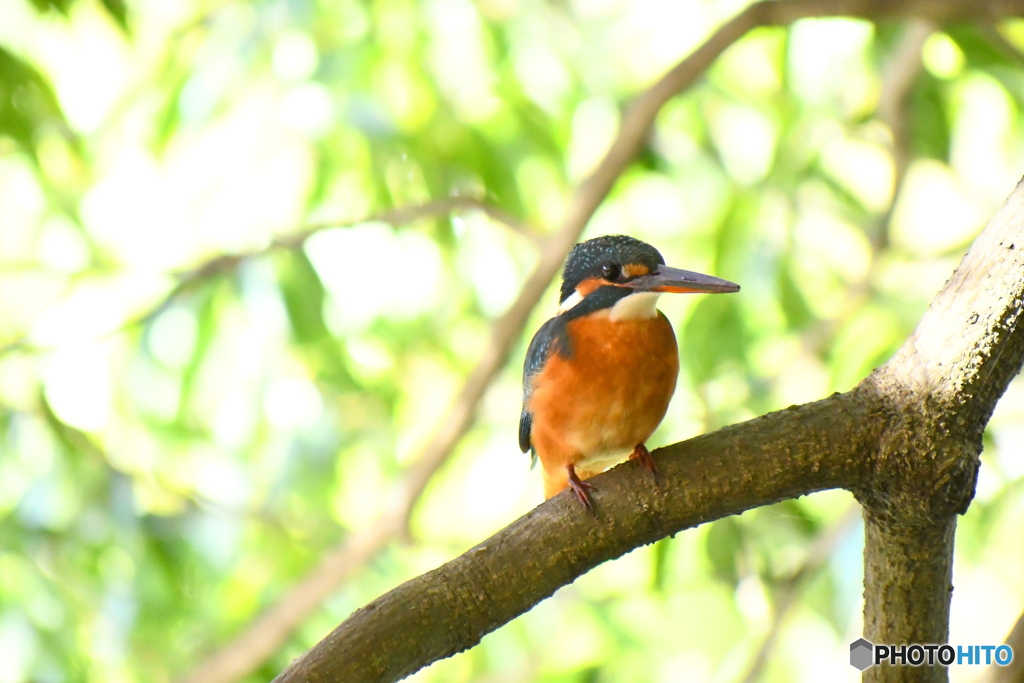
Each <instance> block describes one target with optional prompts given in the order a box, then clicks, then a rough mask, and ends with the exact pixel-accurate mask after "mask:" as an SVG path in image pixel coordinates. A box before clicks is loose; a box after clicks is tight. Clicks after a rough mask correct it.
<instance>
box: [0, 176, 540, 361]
mask: <svg viewBox="0 0 1024 683" xmlns="http://www.w3.org/2000/svg"><path fill="white" fill-rule="evenodd" d="M461 210H469V211H473V210H475V211H480V212H481V213H484V214H485V215H487V216H488V217H489V218H491V219H492V220H494V221H495V222H497V223H500V224H502V225H505V226H507V227H508V228H510V229H512V230H513V231H515V232H517V233H519V234H520V235H522V236H523V237H525V238H526V239H528V240H529V241H530V242H531V243H532V244H534V245H540V244H541V240H542V236H541V234H540V232H538V231H537V230H535V229H534V228H532V227H530V226H528V225H526V224H525V223H523V222H522V221H520V220H519V219H517V218H515V217H514V216H511V215H509V214H508V213H506V212H505V211H502V210H501V209H499V208H498V207H496V206H494V205H492V204H490V203H488V202H486V201H484V200H482V199H478V198H476V197H468V196H467V197H462V196H457V197H448V198H445V199H437V200H433V201H429V202H426V203H424V204H418V205H416V206H404V207H398V208H394V209H387V210H385V211H381V212H379V213H375V214H371V215H369V216H366V217H365V218H361V219H359V220H355V221H350V220H345V221H325V222H320V223H313V224H309V225H306V226H304V227H303V228H302V229H300V230H298V231H297V232H294V233H291V234H288V235H282V236H281V237H278V238H276V239H274V240H273V241H271V242H270V244H268V245H267V246H265V247H262V248H260V249H252V250H249V251H242V252H238V253H234V254H220V255H218V256H214V257H213V258H210V259H208V260H206V261H204V262H203V263H200V264H199V265H197V266H195V267H193V268H190V269H188V270H186V271H182V272H180V273H177V274H176V276H175V277H176V278H177V283H176V284H175V285H174V287H173V288H172V289H171V291H169V292H167V294H165V295H164V296H163V297H162V298H161V299H160V301H159V302H157V303H156V305H154V306H152V307H151V308H150V309H149V310H147V311H145V312H144V313H142V314H140V315H138V316H135V317H134V318H131V319H129V320H127V321H125V322H123V323H120V324H119V325H117V326H116V327H114V328H111V329H110V330H107V331H106V332H104V333H102V334H100V335H99V336H98V338H101V339H102V338H104V337H108V336H111V335H115V334H118V333H120V332H123V331H125V330H128V329H132V328H134V327H138V326H140V325H145V324H147V323H149V322H150V321H152V320H153V319H155V318H157V317H158V316H159V315H160V314H161V313H163V312H164V311H165V310H167V308H168V307H170V306H171V305H172V304H173V303H174V302H175V301H177V300H178V299H179V298H180V297H181V296H182V295H183V294H184V293H185V292H187V291H190V290H192V289H194V288H195V287H196V286H198V285H199V284H201V283H203V282H207V281H209V280H211V279H213V278H215V277H220V276H223V275H228V274H230V273H233V272H235V271H236V270H237V269H238V267H239V265H241V264H242V263H243V262H245V261H248V260H252V259H255V258H259V257H261V256H266V255H267V254H270V253H273V252H275V251H282V250H293V249H299V248H301V247H302V246H303V245H304V244H305V243H306V241H307V240H308V239H309V238H310V237H312V236H313V235H315V234H316V233H318V232H323V231H324V230H329V229H332V228H346V227H352V226H355V225H359V224H362V223H374V222H375V223H388V224H389V225H394V226H399V225H405V224H407V223H412V222H414V221H417V220H422V219H426V218H436V217H438V216H446V215H449V214H452V213H455V212H457V211H461ZM46 350H49V349H48V348H47V347H40V346H37V345H34V344H32V343H31V342H30V341H29V336H28V335H23V336H22V337H21V338H19V339H17V340H15V341H13V342H10V343H8V344H6V345H4V346H0V356H3V355H5V354H7V353H11V352H14V351H23V352H29V353H38V352H41V351H46Z"/></svg>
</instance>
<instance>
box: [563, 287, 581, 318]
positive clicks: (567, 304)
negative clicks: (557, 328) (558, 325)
mask: <svg viewBox="0 0 1024 683" xmlns="http://www.w3.org/2000/svg"><path fill="white" fill-rule="evenodd" d="M581 301H583V297H582V296H580V293H579V292H573V293H572V294H570V295H569V296H567V297H566V298H565V301H563V302H562V303H561V304H559V306H558V313H559V315H561V314H562V313H565V312H566V311H568V310H569V309H570V308H572V307H573V306H575V305H576V304H578V303H579V302H581Z"/></svg>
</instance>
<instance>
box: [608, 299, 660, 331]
mask: <svg viewBox="0 0 1024 683" xmlns="http://www.w3.org/2000/svg"><path fill="white" fill-rule="evenodd" d="M659 296H661V292H637V293H636V294H630V295H629V296H627V297H625V298H623V299H619V300H618V301H617V302H615V305H614V306H612V310H611V311H609V313H608V319H609V320H611V321H612V322H613V323H614V322H619V321H620V320H650V319H651V318H653V317H654V316H656V315H658V309H657V308H655V307H656V306H657V305H658V297H659Z"/></svg>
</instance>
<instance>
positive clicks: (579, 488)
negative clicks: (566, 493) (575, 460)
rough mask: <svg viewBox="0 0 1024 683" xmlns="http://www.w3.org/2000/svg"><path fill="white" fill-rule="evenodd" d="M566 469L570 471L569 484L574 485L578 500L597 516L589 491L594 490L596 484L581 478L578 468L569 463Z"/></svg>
mask: <svg viewBox="0 0 1024 683" xmlns="http://www.w3.org/2000/svg"><path fill="white" fill-rule="evenodd" d="M566 469H567V470H568V471H569V486H570V487H572V492H573V493H575V494H576V500H578V501H579V502H580V504H581V505H582V506H583V508H584V509H585V510H586V511H587V512H589V513H590V514H591V515H592V516H596V515H594V502H593V501H592V500H591V499H590V493H589V492H590V491H592V490H593V488H594V485H593V484H591V483H590V482H586V481H583V480H582V479H580V478H579V476H578V475H577V474H576V468H575V467H573V466H572V465H568V466H567V467H566Z"/></svg>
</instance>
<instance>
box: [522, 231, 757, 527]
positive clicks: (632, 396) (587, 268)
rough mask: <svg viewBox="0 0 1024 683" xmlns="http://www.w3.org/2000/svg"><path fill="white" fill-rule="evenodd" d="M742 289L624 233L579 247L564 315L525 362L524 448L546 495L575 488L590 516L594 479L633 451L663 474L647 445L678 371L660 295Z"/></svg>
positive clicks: (569, 272) (562, 296)
mask: <svg viewBox="0 0 1024 683" xmlns="http://www.w3.org/2000/svg"><path fill="white" fill-rule="evenodd" d="M739 289H740V287H739V285H737V284H735V283H733V282H729V281H728V280H723V279H721V278H717V277H712V276H710V275H703V274H701V273H695V272H692V271H688V270H680V269H678V268H670V267H668V266H666V265H665V259H664V258H662V256H661V253H660V252H659V251H658V250H657V249H655V248H654V247H652V246H651V245H649V244H647V243H646V242H642V241H640V240H638V239H636V238H633V237H629V236H627V235H605V236H602V237H595V238H593V239H590V240H587V241H585V242H580V243H578V244H575V245H573V247H572V248H571V249H570V250H569V253H568V256H567V257H566V260H565V265H564V267H563V270H562V284H561V289H560V291H559V308H558V313H557V314H556V315H555V316H554V317H553V318H551V319H550V320H548V321H547V322H545V323H544V324H543V325H541V326H540V329H538V330H537V333H536V334H535V335H534V336H533V339H532V341H531V342H530V345H529V347H528V349H527V352H526V361H525V363H524V365H523V408H522V413H521V415H520V418H519V447H520V449H521V450H522V452H523V453H526V452H527V451H529V452H530V453H531V458H532V462H533V464H534V465H536V463H537V460H538V459H539V460H540V463H541V465H542V468H543V479H544V496H545V498H552V497H553V496H555V495H557V494H558V493H560V492H561V491H563V490H565V489H566V488H572V490H573V492H574V493H575V496H576V499H577V500H578V501H579V502H580V504H582V505H583V507H584V508H585V510H586V511H587V512H589V513H590V514H591V515H593V514H594V506H593V502H592V500H591V496H590V493H589V492H590V490H591V489H592V488H593V485H592V484H591V483H590V482H587V481H586V479H588V478H589V477H592V476H594V475H595V474H598V473H600V472H603V471H604V470H606V469H608V468H610V467H612V466H614V465H616V464H618V463H619V462H622V461H623V460H625V459H626V458H627V457H629V458H631V459H635V460H638V461H639V462H640V463H641V464H642V465H643V466H644V467H645V468H646V469H647V470H648V471H650V472H651V474H652V475H656V474H657V466H656V464H655V462H654V459H653V457H652V456H651V454H650V451H648V450H647V446H646V445H645V442H646V441H647V439H648V438H649V437H650V436H651V434H652V433H653V432H654V430H655V429H656V428H657V426H658V425H659V424H660V423H661V420H662V418H664V417H665V412H666V411H667V410H668V404H669V401H670V400H671V399H672V395H673V393H675V388H676V380H677V378H678V375H679V349H678V346H677V345H676V337H675V333H674V332H673V330H672V324H671V323H670V322H669V320H668V318H667V317H666V316H665V314H664V313H662V312H661V311H659V310H658V309H657V308H656V306H657V301H658V297H659V296H661V294H663V293H669V292H676V293H687V292H704V293H711V294H718V293H728V292H738V291H739Z"/></svg>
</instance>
